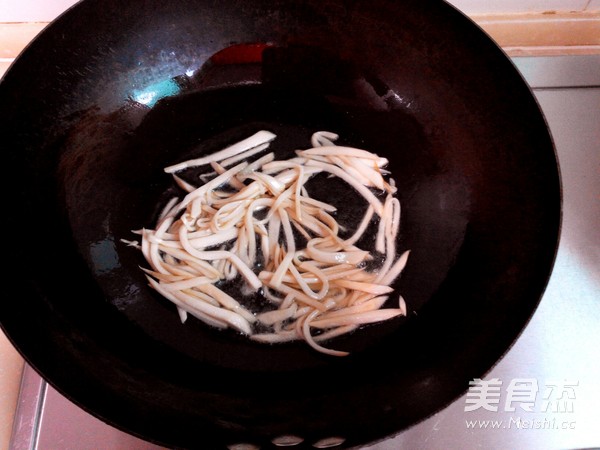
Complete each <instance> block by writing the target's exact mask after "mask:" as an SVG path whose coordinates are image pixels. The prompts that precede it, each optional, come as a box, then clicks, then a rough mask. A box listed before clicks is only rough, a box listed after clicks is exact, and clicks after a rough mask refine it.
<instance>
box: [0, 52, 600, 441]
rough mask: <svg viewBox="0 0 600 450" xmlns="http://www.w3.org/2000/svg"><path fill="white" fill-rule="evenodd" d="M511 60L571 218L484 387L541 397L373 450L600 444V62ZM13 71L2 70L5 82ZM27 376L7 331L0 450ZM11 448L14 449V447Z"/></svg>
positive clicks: (2, 342)
mask: <svg viewBox="0 0 600 450" xmlns="http://www.w3.org/2000/svg"><path fill="white" fill-rule="evenodd" d="M513 62H515V64H516V66H517V67H518V69H519V70H520V71H521V73H522V74H523V75H524V77H525V79H526V80H527V81H528V82H529V83H530V85H531V86H532V88H533V90H534V94H535V96H536V98H537V100H538V102H539V104H540V106H541V108H542V110H543V112H544V114H545V116H546V119H547V121H548V124H549V127H550V130H551V132H552V135H553V138H554V140H555V144H556V149H557V153H558V157H559V162H560V166H561V176H562V181H563V195H564V216H563V226H562V232H561V233H562V234H561V242H560V246H559V251H558V256H557V260H556V264H555V268H554V271H553V274H552V277H551V279H550V283H549V285H548V287H547V290H546V293H545V294H544V296H543V299H542V301H541V303H540V306H539V307H538V309H537V311H536V313H535V314H534V316H533V318H532V320H531V321H530V323H529V324H528V325H527V327H526V329H525V330H524V332H523V333H522V335H521V336H520V337H519V339H518V340H517V342H516V343H515V345H514V346H513V347H512V348H511V350H510V351H509V352H508V353H507V354H506V355H505V357H504V358H503V359H502V360H501V361H500V362H499V363H498V364H497V365H496V366H495V367H494V368H493V369H492V371H491V372H490V373H488V374H487V375H486V376H485V378H484V381H487V382H493V381H494V380H497V381H496V382H499V383H501V384H502V389H503V390H502V391H501V392H502V393H503V395H506V392H507V391H506V389H507V387H510V386H512V387H513V388H514V387H515V386H517V385H515V380H517V381H516V382H519V381H521V382H522V383H525V384H527V383H532V380H535V382H536V383H537V385H538V386H537V387H538V389H539V393H540V395H539V396H538V397H537V398H536V399H535V404H533V405H532V406H533V408H534V409H533V411H528V410H527V409H526V408H523V406H522V404H521V405H520V404H516V408H515V411H510V410H508V411H507V410H506V408H507V406H510V405H509V404H508V402H507V403H505V402H504V400H505V398H504V397H502V403H501V404H500V408H499V410H498V411H495V412H494V411H488V410H486V409H481V408H479V409H477V410H474V411H466V410H465V409H466V407H467V405H468V402H467V396H468V395H470V396H471V397H472V396H473V392H471V393H470V394H469V393H467V394H465V396H463V397H461V398H460V399H459V400H457V401H456V402H454V403H453V404H452V405H450V406H449V407H447V408H446V409H444V410H443V411H441V412H439V413H438V414H436V415H434V416H433V417H431V418H429V419H427V420H425V421H424V422H422V423H421V424H419V425H418V426H416V427H413V428H411V429H409V430H407V431H405V432H403V433H401V434H400V435H398V436H397V437H395V438H393V439H389V440H386V441H384V442H381V443H379V444H376V445H374V446H372V447H370V448H371V449H373V450H375V449H377V450H391V449H396V448H399V447H400V446H402V447H407V448H431V449H433V448H460V447H464V445H465V442H466V440H465V439H467V440H469V442H472V443H473V445H471V446H470V447H481V448H589V447H594V446H596V447H597V446H600V432H599V431H598V422H599V419H600V412H599V406H600V362H599V361H600V359H599V358H598V355H597V353H598V350H597V349H598V345H599V344H600V327H598V324H600V294H599V292H600V270H599V267H600V231H599V229H598V227H597V224H598V223H600V55H584V56H552V57H514V58H513ZM0 63H2V61H0ZM7 66H8V64H6V63H4V64H0V76H1V75H2V72H3V70H5V69H6V67H7ZM22 369H23V360H22V359H21V357H20V356H19V355H18V353H17V352H16V351H15V350H14V348H13V347H12V345H11V344H10V342H9V341H8V340H7V339H6V337H5V336H4V335H3V334H2V333H1V332H0V449H2V448H9V442H10V436H11V429H12V423H13V417H14V414H15V407H16V405H17V403H18V393H19V384H20V380H21V373H22ZM561 383H562V384H561ZM521 386H523V385H521ZM552 386H555V388H556V390H557V391H556V392H558V391H560V390H561V389H562V391H563V395H562V397H561V398H560V399H561V400H564V401H565V402H566V403H565V405H567V406H566V407H567V409H566V410H565V411H559V410H553V409H552V405H549V403H548V402H550V401H551V400H552V397H551V396H550V394H548V395H547V396H546V394H545V393H544V392H549V391H548V390H549V389H550V390H551V387H552ZM512 392H513V393H514V389H513V391H512ZM53 398H54V400H52V399H53ZM521 400H522V398H521ZM44 401H46V406H47V407H48V409H51V406H52V405H53V404H54V405H55V406H54V408H56V404H57V403H56V402H58V404H60V405H67V406H69V407H72V408H76V407H75V406H74V405H71V404H70V402H68V400H66V399H62V398H60V395H59V394H57V393H56V392H54V391H53V390H52V389H51V388H48V390H46V391H45V397H43V398H41V402H42V404H43V402H44ZM51 401H52V402H54V403H52V402H51ZM61 402H62V403H61ZM544 402H546V403H545V405H544ZM49 405H50V406H49ZM38 406H39V405H38ZM569 406H570V407H571V409H572V411H571V410H568V407H569ZM509 409H510V408H509ZM81 417H83V418H82V419H81V420H83V422H84V423H87V424H88V425H87V426H88V427H91V428H93V427H100V428H102V427H106V425H105V424H103V423H101V422H99V421H97V420H96V419H94V418H92V417H91V416H89V417H88V415H87V414H86V413H83V412H82V413H81ZM45 420H46V421H48V420H50V419H48V418H46V419H45ZM469 420H470V421H471V422H470V424H469V423H467V421H469ZM486 421H488V422H486ZM493 421H496V422H497V426H496V425H493V423H494V422H493ZM498 421H500V422H498ZM536 421H537V422H536ZM529 422H531V426H528V425H527V424H528V423H529ZM486 423H487V425H486ZM536 423H537V424H538V425H539V426H538V427H536V426H535V424H536ZM523 424H525V426H523ZM546 424H548V425H546ZM556 424H558V425H557V426H558V428H555V425H556ZM565 424H566V425H565ZM60 427H62V428H60ZM84 427H85V426H84ZM79 428H81V422H79V424H78V425H77V429H75V428H74V427H73V426H70V425H69V424H68V423H64V424H61V425H59V430H61V434H62V437H61V442H62V443H63V444H64V446H63V445H61V447H62V448H69V447H70V448H89V446H88V445H93V441H86V440H85V436H88V438H89V439H92V438H91V437H90V436H91V435H90V434H89V433H85V432H82V431H81V430H80V429H79ZM113 432H114V435H115V436H117V437H119V436H121V435H123V434H122V433H120V432H118V431H117V430H113ZM65 436H69V437H71V438H72V440H71V441H69V440H68V439H67V440H65V439H64V437H65ZM53 439H54V440H53ZM81 439H83V440H81ZM36 442H37V445H36V448H40V449H43V448H47V449H51V448H56V444H57V441H56V437H53V436H50V435H48V434H46V435H44V434H40V435H39V436H37V437H36ZM69 442H70V443H69ZM113 442H114V443H115V446H113V447H105V448H117V447H118V448H138V449H150V448H156V447H154V446H151V445H150V444H145V443H144V442H143V441H139V440H136V439H133V438H131V439H130V438H129V437H127V436H126V435H123V436H121V438H116V440H114V441H113ZM499 442H501V443H502V444H501V445H499V444H498V443H499ZM12 447H13V448H16V447H15V442H13V446H12ZM19 448H23V447H19ZM31 448H34V447H31Z"/></svg>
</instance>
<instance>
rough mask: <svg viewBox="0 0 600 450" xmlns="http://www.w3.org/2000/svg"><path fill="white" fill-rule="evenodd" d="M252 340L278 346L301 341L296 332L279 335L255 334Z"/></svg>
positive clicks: (285, 332)
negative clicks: (281, 343) (278, 344)
mask: <svg viewBox="0 0 600 450" xmlns="http://www.w3.org/2000/svg"><path fill="white" fill-rule="evenodd" d="M250 339H252V340H253V341H257V342H263V343H265V344H276V343H280V342H289V341H295V340H296V339H299V336H298V334H297V333H296V331H295V330H292V331H281V332H279V333H261V334H253V335H252V336H250Z"/></svg>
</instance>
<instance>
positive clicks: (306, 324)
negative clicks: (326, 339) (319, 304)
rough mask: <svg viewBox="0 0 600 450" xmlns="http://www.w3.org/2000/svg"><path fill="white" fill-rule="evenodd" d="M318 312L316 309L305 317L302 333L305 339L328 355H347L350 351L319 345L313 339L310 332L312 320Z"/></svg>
mask: <svg viewBox="0 0 600 450" xmlns="http://www.w3.org/2000/svg"><path fill="white" fill-rule="evenodd" d="M317 314H318V311H314V312H312V313H310V314H309V315H308V317H306V318H305V319H304V322H303V323H302V335H303V336H304V340H305V341H306V342H307V343H308V345H310V346H311V347H312V348H314V349H315V350H317V351H319V352H321V353H325V354H326V355H332V356H347V355H348V354H349V353H348V352H345V351H341V350H332V349H330V348H326V347H323V346H322V345H319V344H318V343H317V342H316V341H315V340H314V339H313V337H312V334H311V333H310V326H311V325H312V320H313V319H314V318H315V317H316V316H317Z"/></svg>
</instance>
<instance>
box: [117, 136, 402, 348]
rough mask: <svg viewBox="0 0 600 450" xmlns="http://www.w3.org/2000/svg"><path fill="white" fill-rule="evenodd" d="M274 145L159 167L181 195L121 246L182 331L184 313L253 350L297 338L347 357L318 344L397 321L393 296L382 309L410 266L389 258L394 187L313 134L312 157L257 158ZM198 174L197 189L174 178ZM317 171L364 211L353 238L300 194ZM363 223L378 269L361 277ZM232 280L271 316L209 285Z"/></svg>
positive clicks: (370, 161) (257, 143)
mask: <svg viewBox="0 0 600 450" xmlns="http://www.w3.org/2000/svg"><path fill="white" fill-rule="evenodd" d="M275 138H276V135H275V134H273V133H271V132H269V131H266V130H261V131H259V132H257V133H255V134H254V135H252V136H250V137H248V138H246V139H244V140H242V141H239V142H237V143H235V144H233V145H231V146H229V147H227V148H225V149H223V150H220V151H218V152H216V153H212V154H210V155H208V156H204V157H202V158H198V159H192V160H188V161H185V162H182V163H179V164H176V165H173V166H169V167H166V168H165V169H164V170H165V172H167V173H169V174H172V176H173V179H174V180H175V182H176V183H177V185H178V186H179V187H180V188H181V189H182V190H183V191H185V192H186V195H184V196H183V198H178V197H174V198H172V199H171V200H170V201H168V202H167V204H166V205H165V207H164V208H163V210H162V212H161V213H160V215H159V218H158V220H157V223H156V226H155V229H146V228H144V229H142V230H136V231H133V232H134V233H135V234H138V235H140V238H141V239H140V241H132V240H125V239H122V241H123V242H125V243H127V244H129V245H132V246H135V247H137V248H139V249H141V251H142V253H143V256H144V258H145V259H146V261H147V263H148V264H149V266H150V269H146V268H142V270H143V271H144V272H145V273H146V276H147V279H148V282H149V284H150V286H151V287H152V288H153V289H155V290H156V291H157V292H159V293H160V294H161V295H162V296H163V297H165V298H166V299H168V300H170V301H171V302H173V303H174V304H175V305H176V306H177V311H178V313H179V316H180V319H181V321H182V322H185V321H186V319H187V314H191V315H193V316H194V317H196V318H198V319H200V320H201V321H203V322H205V323H207V324H209V325H211V326H214V327H217V328H233V329H235V330H237V331H239V332H241V333H243V334H245V335H248V336H249V338H250V339H253V340H255V341H259V342H264V343H276V342H285V341H292V340H298V339H303V340H304V341H306V342H307V343H308V344H309V345H310V346H311V347H313V348H314V349H316V350H318V351H319V352H322V353H326V354H329V355H335V356H345V355H347V354H348V352H345V351H340V350H334V349H329V348H326V347H324V346H323V345H321V343H322V342H323V341H326V340H328V339H331V338H333V337H336V336H340V335H342V334H345V333H348V332H351V331H353V330H355V329H356V328H357V327H359V326H361V325H363V324H367V323H375V322H381V321H384V320H388V319H391V318H393V317H396V316H402V315H404V316H405V315H406V304H405V301H404V299H403V298H402V296H399V297H398V307H397V308H385V309H382V307H383V305H384V303H386V301H387V300H388V298H389V296H390V295H391V293H392V292H393V289H392V288H391V287H390V285H391V284H392V283H393V281H394V280H395V279H396V278H397V277H398V276H399V275H400V273H401V272H402V270H403V269H404V267H405V265H406V262H407V259H408V256H409V251H405V252H404V253H402V254H401V255H399V256H398V257H397V254H396V253H397V251H396V247H397V236H398V231H399V227H400V202H399V200H398V199H397V198H396V197H395V196H394V194H395V193H396V187H395V182H394V180H393V179H392V178H390V177H389V172H387V171H386V170H385V169H384V167H385V166H386V165H387V163H388V161H387V159H385V158H382V157H379V156H377V155H376V154H374V153H371V152H368V151H366V150H362V149H358V148H353V147H346V146H341V145H336V144H335V141H336V140H337V139H338V135H337V134H335V133H331V132H328V131H319V132H316V133H314V134H313V135H312V137H311V145H312V148H309V149H304V150H297V151H296V157H294V158H291V159H288V160H276V159H275V155H274V153H266V154H264V155H263V156H259V155H260V154H262V153H265V152H266V151H267V150H268V148H269V146H270V143H271V142H272V141H273V140H274V139H275ZM199 166H210V168H211V169H209V170H210V172H208V173H204V174H202V175H200V177H199V180H200V182H201V183H202V184H200V186H196V185H192V184H191V183H189V182H187V181H185V180H183V179H182V178H180V177H179V176H178V175H177V172H180V171H183V170H186V169H188V168H193V167H199ZM319 173H325V174H327V175H328V176H330V177H338V178H340V179H342V180H343V181H344V182H346V183H347V184H348V185H349V186H351V187H352V188H353V189H354V190H355V191H356V192H358V194H360V195H361V196H362V197H363V198H364V199H365V200H366V202H367V204H368V207H367V209H366V212H365V214H364V216H363V218H362V220H361V221H360V223H359V225H358V226H357V228H356V230H354V232H353V234H352V235H351V236H350V237H347V238H342V237H341V236H340V232H343V234H345V235H348V234H349V230H346V229H345V227H343V225H341V224H339V223H338V222H337V221H336V219H335V218H334V217H333V215H335V212H336V208H335V207H333V206H332V205H330V204H328V203H325V202H322V201H319V200H317V199H315V198H312V197H311V196H310V195H309V194H308V192H307V190H306V187H305V184H306V183H307V182H309V181H310V179H311V178H312V177H313V176H315V175H316V174H319ZM386 177H387V181H386ZM371 223H374V224H375V226H376V228H377V233H376V237H375V240H374V243H373V244H374V245H373V247H374V249H373V250H374V251H375V252H377V253H378V254H380V255H381V256H380V258H379V260H381V261H382V262H381V264H380V265H379V266H378V267H377V268H376V270H373V269H372V268H370V270H367V267H368V266H369V265H368V264H367V262H368V261H372V260H373V255H372V251H369V250H365V249H361V248H359V247H357V246H356V245H355V244H356V243H357V242H358V241H359V240H360V238H361V237H362V236H363V234H364V233H365V231H366V230H367V228H368V227H369V226H370V224H371ZM300 236H301V238H298V237H300ZM300 242H302V244H304V245H301V244H300ZM371 265H372V264H371ZM259 267H260V269H261V270H260V272H258V273H255V272H257V271H258V270H257V268H259ZM239 277H241V278H242V279H243V281H244V284H243V286H244V288H243V291H244V294H245V295H251V294H253V293H255V292H256V291H258V290H260V292H261V294H262V297H263V298H264V300H265V301H266V302H268V303H269V304H271V308H272V309H270V310H268V311H266V312H259V313H254V312H252V311H251V310H250V309H248V307H246V306H244V305H243V304H242V303H240V302H239V301H238V300H236V299H234V298H233V297H232V296H230V295H228V294H227V293H226V292H224V291H223V290H222V289H220V288H219V287H218V286H217V284H218V283H220V282H226V281H227V280H230V281H232V282H233V280H235V279H237V278H239ZM257 330H258V331H257Z"/></svg>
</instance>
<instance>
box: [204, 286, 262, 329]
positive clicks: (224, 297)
mask: <svg viewBox="0 0 600 450" xmlns="http://www.w3.org/2000/svg"><path fill="white" fill-rule="evenodd" d="M198 289H199V290H200V291H202V292H204V293H206V294H208V295H210V296H211V297H212V298H214V299H215V300H216V301H218V302H219V303H220V304H221V305H223V306H224V307H225V308H227V309H229V310H231V311H233V312H235V313H237V314H239V315H240V316H242V317H243V318H244V319H246V320H247V321H248V322H250V323H252V322H255V321H256V317H254V314H252V313H251V312H250V311H248V310H247V309H246V308H244V307H243V306H242V305H240V303H239V302H238V301H237V300H235V299H234V298H233V297H231V296H230V295H228V294H226V293H225V292H223V291H222V290H221V289H219V288H218V287H216V286H215V285H214V284H207V285H201V286H199V287H198Z"/></svg>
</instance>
